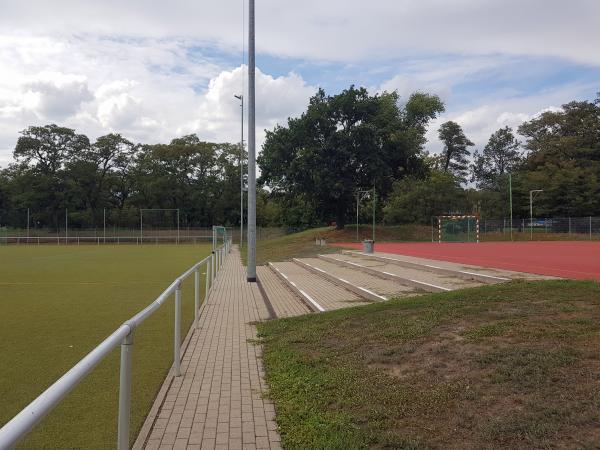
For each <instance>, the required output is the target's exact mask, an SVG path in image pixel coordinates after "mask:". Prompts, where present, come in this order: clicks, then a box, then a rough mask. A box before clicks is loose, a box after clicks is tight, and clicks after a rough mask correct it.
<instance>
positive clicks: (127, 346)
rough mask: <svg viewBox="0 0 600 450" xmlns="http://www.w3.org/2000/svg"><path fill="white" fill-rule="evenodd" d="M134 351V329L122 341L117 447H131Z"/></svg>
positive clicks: (119, 448)
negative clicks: (130, 426) (130, 427)
mask: <svg viewBox="0 0 600 450" xmlns="http://www.w3.org/2000/svg"><path fill="white" fill-rule="evenodd" d="M132 353H133V330H131V331H130V332H129V334H128V335H127V336H126V337H125V338H124V339H123V342H122V343H121V369H120V375H119V425H118V431H117V449H118V450H127V449H128V448H129V421H130V415H131V356H132Z"/></svg>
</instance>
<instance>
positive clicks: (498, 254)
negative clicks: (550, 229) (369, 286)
mask: <svg viewBox="0 0 600 450" xmlns="http://www.w3.org/2000/svg"><path fill="white" fill-rule="evenodd" d="M334 245H337V246H340V247H350V248H357V249H361V248H362V244H357V243H346V244H334ZM375 251H377V252H384V253H395V254H398V255H410V256H417V257H421V258H429V259H436V260H440V261H452V262H457V263H463V264H473V265H476V266H483V267H495V268H498V269H506V270H515V271H517V272H529V273H536V274H542V275H554V276H558V277H564V278H574V279H579V280H586V279H594V280H599V281H600V242H584V241H577V242H574V241H570V242H563V241H561V242H548V241H546V242H539V241H534V242H482V243H479V244H458V243H442V244H438V243H396V242H381V243H379V242H378V243H376V244H375Z"/></svg>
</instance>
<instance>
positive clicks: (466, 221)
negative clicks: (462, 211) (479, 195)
mask: <svg viewBox="0 0 600 450" xmlns="http://www.w3.org/2000/svg"><path fill="white" fill-rule="evenodd" d="M437 220H438V242H440V243H441V242H479V216H469V215H450V216H438V218H437Z"/></svg>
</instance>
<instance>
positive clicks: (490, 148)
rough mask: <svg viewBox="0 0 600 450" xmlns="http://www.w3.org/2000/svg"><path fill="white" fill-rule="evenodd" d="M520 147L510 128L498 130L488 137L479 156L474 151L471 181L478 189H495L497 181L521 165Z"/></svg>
mask: <svg viewBox="0 0 600 450" xmlns="http://www.w3.org/2000/svg"><path fill="white" fill-rule="evenodd" d="M520 145H521V144H520V142H519V141H518V140H517V139H516V138H515V135H514V134H513V132H512V129H511V128H509V127H504V128H500V129H499V130H498V131H496V132H495V133H494V134H492V135H491V136H490V140H489V141H488V143H487V145H486V146H485V148H484V149H483V152H482V153H481V154H479V152H478V151H477V150H476V151H475V153H474V155H473V159H474V163H473V166H472V169H473V176H472V178H471V181H475V182H476V183H477V186H478V187H479V188H484V189H497V188H498V182H499V179H500V178H501V177H502V176H503V175H504V174H506V173H510V172H514V171H515V170H516V169H517V168H518V167H519V165H520V164H521V163H522V160H523V159H522V156H521V153H520V152H519V147H520Z"/></svg>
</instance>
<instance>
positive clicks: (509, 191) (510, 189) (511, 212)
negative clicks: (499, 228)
mask: <svg viewBox="0 0 600 450" xmlns="http://www.w3.org/2000/svg"><path fill="white" fill-rule="evenodd" d="M508 197H509V202H510V240H511V241H512V240H513V207H512V174H511V173H509V174H508Z"/></svg>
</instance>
